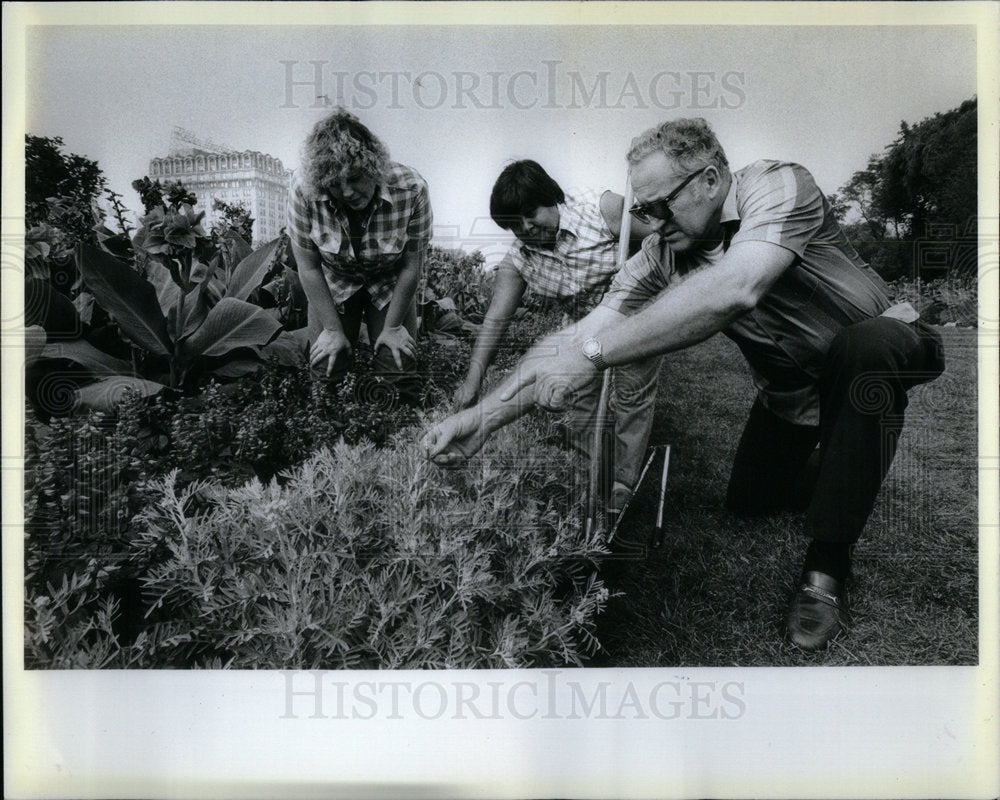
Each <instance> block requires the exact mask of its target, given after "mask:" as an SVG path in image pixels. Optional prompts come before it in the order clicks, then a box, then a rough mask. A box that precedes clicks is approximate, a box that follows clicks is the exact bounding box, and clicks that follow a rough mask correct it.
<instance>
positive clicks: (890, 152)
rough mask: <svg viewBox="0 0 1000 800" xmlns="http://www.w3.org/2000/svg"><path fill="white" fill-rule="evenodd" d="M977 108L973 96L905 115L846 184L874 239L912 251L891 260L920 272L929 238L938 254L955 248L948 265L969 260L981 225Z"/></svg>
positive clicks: (843, 193) (847, 193)
mask: <svg viewBox="0 0 1000 800" xmlns="http://www.w3.org/2000/svg"><path fill="white" fill-rule="evenodd" d="M976 110H977V101H976V99H975V98H973V99H971V100H966V101H965V102H964V103H962V104H961V105H960V106H959V107H958V108H955V109H952V110H950V111H947V112H945V113H943V114H942V113H937V114H935V115H934V116H933V117H928V118H926V119H924V120H921V121H920V122H919V123H917V124H916V125H910V124H909V123H907V122H906V121H905V120H904V121H903V122H901V123H900V126H899V135H898V136H897V137H896V139H895V141H893V142H892V143H891V144H889V145H888V146H887V147H886V148H885V150H884V152H883V153H881V154H878V153H876V154H874V155H872V156H871V158H869V160H868V166H867V167H866V168H865V169H863V170H859V171H858V172H855V173H854V175H853V176H852V177H851V180H850V181H848V183H847V184H845V185H844V186H842V187H841V188H840V191H839V194H840V196H841V197H842V198H843V199H844V200H846V201H847V202H848V203H849V204H850V205H851V206H853V207H854V208H855V209H856V210H857V212H858V213H859V214H860V215H861V218H862V219H863V220H864V222H865V225H866V226H867V231H866V233H867V234H869V235H870V237H871V238H870V239H869V242H870V243H880V242H881V243H882V244H883V245H884V246H885V247H888V248H890V249H893V250H895V251H896V252H897V253H901V254H905V257H904V258H903V262H899V260H898V259H897V258H892V259H883V263H885V264H892V265H894V267H893V268H894V269H895V267H901V268H902V269H905V270H906V271H907V272H909V273H910V274H913V275H914V276H916V275H918V274H919V272H920V271H921V270H922V269H923V268H924V266H925V265H924V264H923V263H922V261H921V259H920V257H919V253H921V252H929V250H928V248H926V247H925V248H923V249H921V247H920V246H919V245H920V244H921V243H924V242H927V241H931V242H932V243H933V244H934V246H935V247H938V250H937V251H936V252H944V251H943V250H941V248H942V247H943V248H947V250H948V251H949V253H950V254H949V255H948V257H947V263H946V266H957V265H960V264H966V263H969V259H968V257H967V255H968V254H967V253H966V252H965V250H967V249H968V247H970V246H973V245H974V242H975V238H976V228H977V222H976V217H977V200H978V194H977V141H976V124H977V123H976ZM855 232H857V230H855ZM902 245H905V246H902ZM859 249H860V248H859ZM938 263H940V262H938ZM973 263H974V259H973Z"/></svg>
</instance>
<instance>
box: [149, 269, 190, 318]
mask: <svg viewBox="0 0 1000 800" xmlns="http://www.w3.org/2000/svg"><path fill="white" fill-rule="evenodd" d="M146 275H147V277H148V278H149V282H150V283H151V284H153V288H154V289H156V299H157V301H158V302H159V304H160V311H162V312H163V314H164V315H167V314H169V313H170V312H171V310H172V309H174V308H176V307H177V300H178V298H179V297H180V296H181V287H180V286H178V285H177V284H176V283H174V279H173V278H172V277H171V276H170V270H169V269H167V268H166V267H165V266H163V265H162V264H160V263H158V262H156V261H153V260H152V259H150V260H149V262H148V263H147V264H146Z"/></svg>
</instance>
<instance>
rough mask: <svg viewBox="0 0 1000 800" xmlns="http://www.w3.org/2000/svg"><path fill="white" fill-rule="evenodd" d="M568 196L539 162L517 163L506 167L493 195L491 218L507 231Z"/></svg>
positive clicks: (494, 186)
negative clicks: (536, 211)
mask: <svg viewBox="0 0 1000 800" xmlns="http://www.w3.org/2000/svg"><path fill="white" fill-rule="evenodd" d="M565 200H566V195H565V194H563V190H562V189H560V188H559V184H558V183H556V182H555V181H554V180H552V178H550V177H549V174H548V173H547V172H546V171H545V170H544V169H542V168H541V166H539V164H538V162H536V161H530V160H527V159H525V160H523V161H515V162H514V163H512V164H508V165H507V166H506V167H504V168H503V172H501V173H500V177H498V178H497V181H496V183H494V184H493V191H492V193H491V194H490V216H491V217H493V221H494V222H495V223H496V224H497V225H499V226H500V227H501V228H503V229H504V230H510V227H511V225H513V224H514V222H516V221H517V220H518V219H519V218H520V217H525V216H530V215H531V214H533V213H534V212H535V209H537V208H543V207H547V206H554V205H558V204H559V203H562V202H564V201H565Z"/></svg>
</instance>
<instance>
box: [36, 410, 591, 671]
mask: <svg viewBox="0 0 1000 800" xmlns="http://www.w3.org/2000/svg"><path fill="white" fill-rule="evenodd" d="M529 424H530V423H529ZM414 437H415V431H414V430H413V429H410V430H406V431H403V432H402V433H401V434H400V436H399V437H398V438H396V439H395V440H393V441H392V442H391V443H390V446H389V447H386V448H385V449H382V450H380V451H378V453H376V451H375V448H374V445H373V444H371V443H370V442H367V441H366V442H362V443H361V444H358V445H354V446H351V445H348V444H346V443H345V442H343V441H341V442H339V443H338V444H336V445H335V446H334V447H333V448H332V449H326V448H324V449H322V450H321V451H320V452H319V453H318V454H317V455H315V456H314V457H313V458H311V459H309V460H308V461H307V462H306V463H305V464H303V465H302V466H300V467H299V468H297V469H295V470H293V471H291V472H290V473H288V474H287V475H286V476H285V480H284V485H279V483H278V482H277V481H272V482H271V483H270V484H267V485H265V484H263V483H261V482H260V481H258V480H256V479H254V480H252V481H250V482H249V483H247V484H245V485H243V486H241V487H238V488H225V487H224V486H222V485H221V484H220V483H218V482H217V481H196V482H193V483H190V484H189V485H187V486H186V487H184V488H182V487H181V486H179V485H178V473H177V472H176V471H174V472H171V473H170V474H169V475H168V476H166V477H165V478H163V479H160V480H159V481H157V482H156V484H155V486H154V488H153V491H154V495H155V496H154V500H153V502H152V503H151V504H150V505H148V506H147V507H146V509H145V511H143V512H142V513H141V514H140V515H139V517H138V518H137V520H136V524H135V526H134V528H133V530H132V533H131V539H130V542H129V543H128V544H127V547H126V548H125V550H124V551H122V552H123V554H124V556H125V562H126V564H127V568H128V569H129V570H130V571H131V572H132V573H137V574H139V575H140V580H141V584H142V600H143V606H144V607H145V609H146V611H145V616H146V618H147V619H146V621H145V623H144V624H142V625H141V628H138V629H137V628H135V627H134V626H133V629H132V630H131V631H127V632H123V628H122V626H121V621H120V619H119V617H120V614H119V602H118V600H117V598H114V597H110V596H108V595H107V593H105V592H102V591H101V588H100V580H99V579H98V576H97V575H96V574H94V573H86V572H85V571H83V570H78V571H76V572H74V573H72V574H68V575H66V576H64V578H63V579H62V581H61V582H50V584H49V585H47V586H36V587H34V588H33V590H32V591H30V592H29V596H28V598H27V603H26V606H27V608H26V624H27V627H28V629H29V630H28V633H27V647H28V651H29V657H28V663H29V665H30V666H49V667H64V668H65V667H92V668H93V667H104V666H116V667H121V666H136V667H157V668H162V667H220V666H232V667H237V668H275V667H290V668H293V667H294V668H313V667H316V668H320V667H328V668H333V667H351V668H396V669H416V668H439V667H440V668H475V667H534V666H558V665H580V664H582V663H583V661H584V659H585V658H586V657H587V656H589V655H591V654H593V653H594V652H595V650H596V649H597V648H598V646H599V645H598V642H597V640H596V639H595V638H594V636H593V628H594V623H595V616H596V614H597V613H598V612H599V611H600V610H601V609H602V608H603V604H604V601H605V600H606V598H607V594H608V593H607V590H606V589H604V587H603V585H602V584H601V582H600V581H599V580H597V578H596V576H595V575H594V572H593V570H594V565H595V562H596V561H597V560H598V559H599V558H600V557H601V556H602V555H603V553H604V552H605V551H604V550H603V547H602V545H601V543H600V540H599V539H598V538H596V537H595V538H593V539H590V540H585V539H584V538H582V534H581V533H580V530H581V526H580V506H581V503H580V502H579V499H578V498H579V494H578V493H577V492H576V491H574V487H575V485H576V480H575V475H574V471H573V466H572V461H571V457H570V456H569V455H568V454H566V453H564V452H562V451H559V450H556V449H553V448H547V447H539V446H538V445H537V441H538V439H539V434H538V432H536V431H532V430H530V429H529V430H528V431H524V429H523V428H521V426H514V428H513V429H506V430H505V431H503V432H501V434H500V435H498V436H497V437H496V440H495V442H494V443H493V444H492V445H491V446H490V447H489V448H488V449H487V451H486V453H485V454H484V455H483V456H482V458H481V459H480V460H479V462H478V467H479V468H478V469H477V470H474V471H473V470H471V469H470V470H458V471H454V472H451V471H441V470H439V469H438V468H437V467H435V466H433V465H431V464H430V463H429V462H427V461H425V460H424V458H423V456H422V455H421V454H420V452H419V450H418V448H417V446H416V445H414V444H413V443H412V440H413V438H414ZM529 443H530V444H529ZM511 454H515V455H514V456H513V457H512V455H511Z"/></svg>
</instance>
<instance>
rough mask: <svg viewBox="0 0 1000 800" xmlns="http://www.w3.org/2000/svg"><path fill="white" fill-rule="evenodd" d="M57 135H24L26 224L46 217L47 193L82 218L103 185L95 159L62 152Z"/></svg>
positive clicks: (103, 179)
mask: <svg viewBox="0 0 1000 800" xmlns="http://www.w3.org/2000/svg"><path fill="white" fill-rule="evenodd" d="M63 146H64V143H63V140H62V139H61V138H60V137H58V136H53V137H51V138H50V137H46V136H32V135H31V134H27V135H26V136H25V137H24V158H25V165H24V190H25V191H24V193H25V218H26V224H27V227H29V228H30V227H32V226H34V225H37V224H38V223H39V222H44V221H46V220H47V219H48V218H49V203H48V200H49V198H51V197H59V198H62V200H63V204H64V205H71V206H73V207H74V208H75V209H77V210H78V211H79V212H81V215H82V216H83V217H84V218H86V216H87V214H89V211H90V206H91V203H92V202H94V201H96V200H97V198H98V196H100V194H101V192H102V191H103V189H104V185H105V178H104V174H103V173H102V172H101V168H100V167H99V166H98V164H97V162H96V161H91V160H90V159H89V158H85V157H84V156H78V155H76V154H75V153H70V154H69V155H66V154H65V153H63V152H62V148H63Z"/></svg>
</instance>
